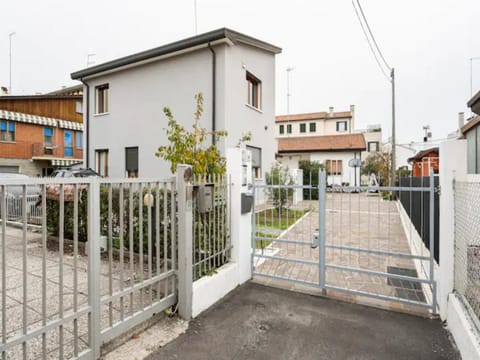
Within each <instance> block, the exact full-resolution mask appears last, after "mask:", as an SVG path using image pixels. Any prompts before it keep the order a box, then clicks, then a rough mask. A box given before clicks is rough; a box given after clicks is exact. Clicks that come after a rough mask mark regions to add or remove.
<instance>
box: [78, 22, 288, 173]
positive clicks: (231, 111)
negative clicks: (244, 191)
mask: <svg viewBox="0 0 480 360" xmlns="http://www.w3.org/2000/svg"><path fill="white" fill-rule="evenodd" d="M280 52H281V49H280V48H279V47H277V46H274V45H271V44H269V43H266V42H264V41H261V40H258V39H255V38H253V37H250V36H247V35H244V34H241V33H238V32H235V31H232V30H229V29H225V28H223V29H219V30H215V31H211V32H208V33H204V34H200V35H197V36H194V37H190V38H187V39H183V40H180V41H177V42H174V43H170V44H167V45H163V46H160V47H157V48H154V49H150V50H146V51H143V52H140V53H137V54H133V55H129V56H126V57H123V58H119V59H115V60H113V61H109V62H106V63H103V64H99V65H96V66H92V67H89V68H86V69H83V70H80V71H77V72H74V73H73V74H72V75H71V76H72V79H77V80H80V81H81V82H83V84H84V96H85V106H86V111H85V113H84V114H85V115H84V118H85V119H84V120H85V121H84V124H85V127H86V136H85V164H86V166H88V167H91V168H93V169H96V170H97V172H99V173H100V174H101V175H103V176H110V177H125V176H141V177H156V176H165V175H166V174H167V175H169V174H170V165H169V164H168V163H166V162H165V161H163V160H162V159H159V158H157V157H156V156H155V152H156V151H157V149H158V147H159V146H160V145H162V144H166V142H167V137H166V133H165V128H166V127H167V118H166V117H165V115H164V114H163V108H164V107H169V108H170V109H171V111H172V113H173V115H174V117H175V119H176V120H177V121H178V122H179V123H180V124H181V125H183V126H185V127H186V128H189V129H191V126H192V124H193V121H194V120H193V113H194V111H195V104H196V103H195V98H194V96H195V94H197V93H200V92H201V93H202V94H203V97H204V112H203V117H202V120H201V125H202V127H204V128H206V129H207V130H226V131H227V132H228V136H227V137H226V138H221V139H220V140H219V142H218V144H217V145H218V147H219V149H220V151H221V152H222V154H225V149H226V148H227V147H233V146H236V145H237V143H238V141H239V139H240V138H241V137H242V136H243V135H244V134H246V133H248V132H251V134H252V140H251V141H249V142H248V143H247V148H248V149H250V150H251V151H252V156H253V159H254V164H253V167H254V169H253V170H254V171H253V173H254V174H255V176H256V177H257V178H261V177H262V176H263V174H264V171H265V170H267V169H268V168H269V167H270V165H271V163H272V162H273V161H274V160H275V153H276V142H275V112H274V111H275V55H276V54H278V53H280ZM210 141H215V140H214V139H211V140H210Z"/></svg>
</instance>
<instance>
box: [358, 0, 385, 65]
mask: <svg viewBox="0 0 480 360" xmlns="http://www.w3.org/2000/svg"><path fill="white" fill-rule="evenodd" d="M357 4H358V8H359V9H360V13H361V14H362V18H363V20H364V21H365V24H366V25H367V29H368V32H369V33H370V36H371V37H372V40H373V43H374V44H375V47H376V48H377V51H378V53H379V54H380V57H381V58H382V60H383V62H384V64H385V66H386V67H387V69H388V70H389V71H391V70H392V68H391V67H390V65H388V62H387V60H385V58H384V57H383V54H382V52H381V51H380V47H379V46H378V44H377V40H375V36H373V32H372V29H370V25H368V21H367V18H366V16H365V13H364V12H363V9H362V5H360V0H357Z"/></svg>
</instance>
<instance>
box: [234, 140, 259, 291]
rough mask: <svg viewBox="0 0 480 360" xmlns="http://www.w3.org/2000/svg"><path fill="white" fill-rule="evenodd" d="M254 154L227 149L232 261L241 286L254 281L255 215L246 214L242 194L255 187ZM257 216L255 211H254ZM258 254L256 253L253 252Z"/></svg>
mask: <svg viewBox="0 0 480 360" xmlns="http://www.w3.org/2000/svg"><path fill="white" fill-rule="evenodd" d="M249 154H250V152H249V151H248V150H245V149H240V148H229V149H227V173H228V174H229V175H230V180H231V186H230V206H231V209H230V211H231V222H232V225H231V228H230V234H231V244H232V262H235V263H237V264H238V270H239V272H238V276H239V278H238V283H239V284H243V283H244V282H246V281H248V280H250V279H251V278H252V212H247V213H244V214H242V193H244V194H248V193H249V192H250V188H251V187H252V185H253V184H252V160H251V156H250V155H249ZM252 211H253V213H255V209H252ZM253 251H254V250H253Z"/></svg>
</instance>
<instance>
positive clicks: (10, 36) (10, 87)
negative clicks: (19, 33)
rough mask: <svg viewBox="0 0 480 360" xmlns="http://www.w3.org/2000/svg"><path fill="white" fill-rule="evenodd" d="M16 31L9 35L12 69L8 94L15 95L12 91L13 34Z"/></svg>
mask: <svg viewBox="0 0 480 360" xmlns="http://www.w3.org/2000/svg"><path fill="white" fill-rule="evenodd" d="M15 34H16V32H15V31H14V32H11V33H10V34H8V37H9V40H10V55H9V57H10V70H9V77H10V79H9V85H8V94H9V95H13V92H12V36H13V35H15Z"/></svg>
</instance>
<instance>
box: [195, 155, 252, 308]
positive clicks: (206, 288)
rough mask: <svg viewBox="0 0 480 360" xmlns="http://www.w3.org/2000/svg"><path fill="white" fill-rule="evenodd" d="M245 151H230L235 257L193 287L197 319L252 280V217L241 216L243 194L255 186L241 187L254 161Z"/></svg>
mask: <svg viewBox="0 0 480 360" xmlns="http://www.w3.org/2000/svg"><path fill="white" fill-rule="evenodd" d="M244 152H248V151H247V150H245V149H240V148H231V149H227V173H228V174H229V175H230V179H231V180H230V181H231V182H232V184H231V187H230V189H231V190H230V194H229V195H230V196H229V198H230V211H231V215H230V216H231V219H232V220H231V221H232V223H231V227H230V234H231V235H230V236H231V238H230V239H231V245H232V256H231V259H230V263H228V264H226V265H224V266H222V267H221V268H219V269H217V272H216V273H215V274H214V275H212V276H204V277H203V278H201V279H199V280H197V281H195V282H194V283H193V294H192V295H193V301H192V316H193V317H196V316H198V315H199V314H200V313H201V312H203V311H205V310H206V309H208V308H209V307H210V306H212V305H213V304H215V303H216V302H217V301H218V300H220V299H221V298H223V297H224V296H225V295H227V294H228V293H229V292H230V291H232V290H233V289H235V288H236V287H237V286H238V285H241V284H243V283H244V282H246V281H248V280H250V279H251V277H252V263H251V261H252V260H251V259H252V256H251V251H252V248H251V236H252V216H251V212H249V213H246V214H243V215H242V214H241V194H242V193H249V192H251V191H250V190H249V187H251V185H252V184H246V185H242V176H245V175H246V178H247V179H252V176H251V168H252V167H251V157H249V158H248V159H247V158H246V157H245V154H244ZM242 164H245V165H246V166H245V169H246V171H247V173H246V174H245V173H243V172H242V171H243V170H242V167H243V166H242Z"/></svg>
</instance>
